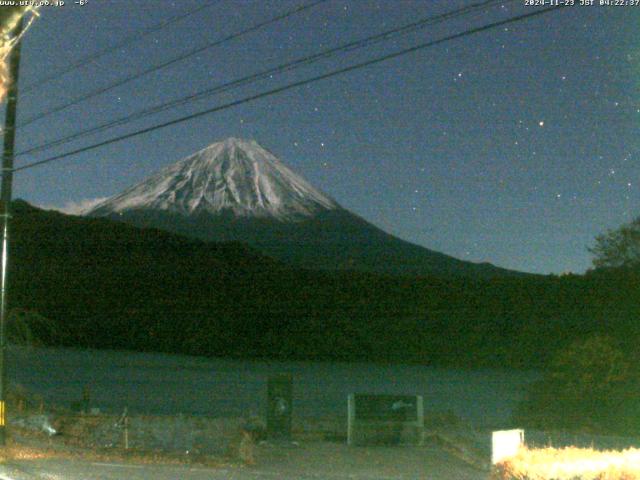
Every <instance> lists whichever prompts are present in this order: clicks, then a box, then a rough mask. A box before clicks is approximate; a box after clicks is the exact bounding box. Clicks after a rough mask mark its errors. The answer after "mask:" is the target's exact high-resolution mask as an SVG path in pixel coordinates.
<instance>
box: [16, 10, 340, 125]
mask: <svg viewBox="0 0 640 480" xmlns="http://www.w3.org/2000/svg"><path fill="white" fill-rule="evenodd" d="M328 1H329V0H315V1H314V2H312V3H309V4H307V5H302V6H300V7H296V8H294V9H292V10H289V11H287V12H285V13H283V14H281V15H278V16H277V17H273V18H271V19H269V20H266V21H264V22H260V23H257V24H255V25H253V26H251V27H249V28H246V29H244V30H241V31H239V32H236V33H232V34H230V35H227V36H226V37H224V38H221V39H220V40H216V41H214V42H211V43H208V44H206V45H204V46H202V47H198V48H195V49H192V50H189V51H188V52H186V53H184V54H181V55H178V56H176V57H173V58H172V59H170V60H167V61H166V62H164V63H161V64H159V65H156V66H154V67H150V68H147V69H145V70H142V71H141V72H138V73H134V74H133V75H130V76H128V77H125V78H123V79H120V80H116V81H115V82H113V83H111V84H109V85H107V86H105V87H101V88H98V89H96V90H92V91H90V92H88V93H85V94H83V95H80V96H78V97H76V98H74V99H72V100H70V101H68V102H67V103H64V104H62V105H58V106H57V107H53V108H51V109H49V110H45V111H44V112H41V113H39V114H37V115H34V116H32V117H30V118H28V119H26V120H25V121H23V122H20V123H18V128H22V127H26V126H27V125H30V124H32V123H33V122H36V121H38V120H41V119H43V118H45V117H48V116H49V115H52V114H54V113H58V112H61V111H62V110H66V109H67V108H69V107H72V106H73V105H77V104H78V103H80V102H84V101H85V100H88V99H90V98H93V97H96V96H98V95H101V94H103V93H106V92H108V91H110V90H113V89H114V88H116V87H120V86H122V85H125V84H127V83H129V82H131V81H133V80H137V79H139V78H141V77H144V76H145V75H148V74H150V73H153V72H156V71H158V70H161V69H163V68H166V67H168V66H170V65H173V64H174V63H177V62H181V61H182V60H186V59H187V58H189V57H192V56H194V55H197V54H198V53H201V52H203V51H205V50H208V49H210V48H213V47H217V46H219V45H222V44H223V43H226V42H228V41H231V40H234V39H236V38H239V37H241V36H243V35H246V34H248V33H252V32H255V31H257V30H259V29H261V28H263V27H266V26H267V25H270V24H272V23H275V22H278V21H280V20H284V19H285V18H287V17H290V16H292V15H295V14H297V13H300V12H303V11H305V10H308V9H310V8H313V7H315V6H316V5H319V4H321V3H325V2H328Z"/></svg>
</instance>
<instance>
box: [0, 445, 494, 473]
mask: <svg viewBox="0 0 640 480" xmlns="http://www.w3.org/2000/svg"><path fill="white" fill-rule="evenodd" d="M487 477H488V473H487V472H486V471H482V470H479V469H477V468H474V467H472V466H469V465H467V464H465V463H464V462H462V461H460V460H459V459H457V458H456V457H454V456H452V455H450V454H449V453H447V452H446V451H444V450H442V449H440V448H438V447H429V448H392V447H375V448H347V447H343V446H338V445H333V444H315V445H314V444H312V445H309V446H305V447H299V448H290V449H278V450H277V451H275V449H272V451H266V452H265V451H263V452H260V456H259V459H258V464H257V465H256V466H254V467H244V466H227V467H222V468H204V467H192V466H187V465H185V466H180V465H146V464H145V465H142V464H126V463H118V462H91V461H83V460H69V459H46V460H20V461H12V462H10V463H8V464H5V465H2V466H0V480H124V479H126V480H147V479H154V480H205V479H206V480H223V479H224V480H270V479H282V480H322V479H325V480H410V479H411V480H413V479H416V480H417V479H420V480H429V479H433V480H452V479H456V480H486V479H487Z"/></svg>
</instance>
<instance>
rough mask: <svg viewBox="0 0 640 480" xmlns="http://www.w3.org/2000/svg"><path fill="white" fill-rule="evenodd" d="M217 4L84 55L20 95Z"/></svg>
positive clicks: (33, 84) (187, 12) (199, 7)
mask: <svg viewBox="0 0 640 480" xmlns="http://www.w3.org/2000/svg"><path fill="white" fill-rule="evenodd" d="M219 2H220V0H212V1H210V2H207V3H205V4H204V5H199V6H198V7H195V8H192V9H191V10H188V11H186V12H184V13H182V14H180V15H175V16H173V17H170V18H167V19H165V20H163V21H161V22H159V23H157V24H155V25H152V26H151V27H149V28H147V29H144V30H142V31H140V32H135V33H133V34H132V35H129V36H128V37H125V38H123V39H122V40H121V41H120V42H118V43H116V44H114V45H111V46H109V47H106V48H104V49H102V50H98V51H97V52H94V53H90V54H89V55H86V56H84V57H82V58H80V59H78V60H76V61H75V62H74V63H72V64H71V65H68V66H66V67H64V68H61V69H59V70H57V71H54V72H53V73H51V74H49V75H46V76H44V77H42V78H41V79H40V80H36V81H35V82H32V83H30V84H28V85H27V86H26V87H24V88H23V89H22V92H21V93H22V95H24V94H25V93H28V92H30V91H31V90H33V89H35V88H37V87H40V86H42V85H43V84H45V83H47V82H50V81H51V80H54V79H57V78H58V77H62V76H63V75H66V74H67V73H69V72H72V71H73V70H76V69H78V68H82V67H84V66H85V65H87V64H89V63H92V62H95V61H96V60H98V59H99V58H101V57H104V56H105V55H107V54H109V53H111V52H114V51H116V50H119V49H120V48H123V47H126V46H127V45H129V44H130V43H133V42H134V41H137V40H140V39H141V38H144V37H146V36H147V35H151V34H152V33H155V32H157V31H158V30H162V29H163V28H166V27H168V26H169V25H173V24H174V23H177V22H179V21H180V20H183V19H185V18H187V17H190V16H191V15H195V14H196V13H198V12H200V11H202V10H204V9H205V8H211V7H212V6H214V5H215V4H216V3H219Z"/></svg>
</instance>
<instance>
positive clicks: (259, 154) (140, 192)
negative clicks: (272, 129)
mask: <svg viewBox="0 0 640 480" xmlns="http://www.w3.org/2000/svg"><path fill="white" fill-rule="evenodd" d="M337 208H340V207H339V205H338V204H337V203H336V202H335V201H334V200H332V199H331V198H329V197H328V196H327V195H325V194H323V193H321V192H320V191H318V190H316V189H315V188H314V187H312V186H311V185H310V184H309V183H308V182H307V181H306V180H304V179H303V178H302V177H300V176H299V175H297V174H295V173H294V172H292V171H291V170H290V169H289V168H287V167H286V166H285V165H284V164H282V162H280V160H278V159H277V158H276V157H275V156H274V155H273V154H271V153H270V152H269V151H267V150H266V149H265V148H263V147H262V146H260V145H259V144H258V143H257V142H255V141H254V140H244V139H239V138H228V139H226V140H224V141H222V142H217V143H214V144H212V145H209V146H208V147H206V148H204V149H203V150H200V151H199V152H196V153H194V154H193V155H190V156H189V157H187V158H185V159H183V160H180V161H178V162H177V163H175V164H173V165H170V166H168V167H166V168H165V169H163V170H161V171H160V172H159V173H157V174H156V175H154V176H152V177H150V178H148V179H146V180H144V181H142V182H141V183H139V184H137V185H134V186H132V187H130V188H128V189H127V190H125V191H124V192H122V193H120V194H118V195H115V196H113V197H111V198H109V199H107V200H105V201H104V202H101V203H100V204H98V205H96V206H95V207H94V208H92V209H91V210H90V211H89V212H87V214H88V215H92V216H104V215H112V214H121V213H122V212H125V211H132V210H155V211H158V210H161V211H166V212H170V213H177V214H180V215H184V216H190V215H192V214H197V213H201V212H208V213H212V214H220V213H225V212H227V213H232V214H233V215H235V216H236V217H244V218H250V217H258V218H261V217H267V218H275V219H278V220H296V219H300V218H305V217H309V216H313V215H314V214H316V213H318V212H320V211H325V210H333V209H337Z"/></svg>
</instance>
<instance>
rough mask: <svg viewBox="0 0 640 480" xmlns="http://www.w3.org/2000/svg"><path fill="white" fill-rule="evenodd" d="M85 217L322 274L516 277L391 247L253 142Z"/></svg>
mask: <svg viewBox="0 0 640 480" xmlns="http://www.w3.org/2000/svg"><path fill="white" fill-rule="evenodd" d="M85 215H88V216H93V217H109V218H112V219H115V220H119V221H122V222H125V223H129V224H133V225H136V226H138V227H151V228H159V229H162V230H168V231H172V232H175V233H179V234H182V235H185V236H188V237H192V238H198V239H202V240H213V241H240V242H245V243H247V244H249V245H251V246H253V247H254V248H255V249H257V250H258V251H261V252H262V253H265V254H267V255H269V256H272V257H274V258H277V259H279V260H282V261H284V262H286V263H289V264H293V265H296V266H301V267H305V268H313V269H322V270H360V271H369V272H378V273H387V274H400V275H454V276H460V275H461V276H470V277H481V278H487V277H495V276H505V275H514V274H519V273H518V272H513V271H510V270H505V269H501V268H498V267H495V266H493V265H491V264H488V263H479V264H477V263H471V262H465V261H462V260H458V259H456V258H453V257H450V256H448V255H445V254H442V253H438V252H435V251H432V250H429V249H427V248H424V247H420V246H418V245H414V244H411V243H409V242H406V241H404V240H401V239H399V238H397V237H394V236H392V235H390V234H388V233H386V232H384V231H382V230H380V229H379V228H377V227H375V226H374V225H372V224H370V223H369V222H367V221H366V220H364V219H362V218H360V217H359V216H357V215H355V214H353V213H351V212H349V211H348V210H346V209H344V208H342V207H341V206H340V205H339V204H338V203H337V202H336V201H335V200H334V199H332V198H331V197H329V196H328V195H326V194H324V193H322V192H321V191H319V190H317V189H316V188H314V187H313V186H312V185H310V184H309V183H308V182H307V181H306V180H304V179H303V178H302V177H300V176H299V175H297V174H296V173H294V172H293V171H291V170H290V169H289V168H287V167H286V166H285V165H284V164H283V163H282V162H281V161H280V160H279V159H278V158H276V157H275V156H274V155H273V154H272V153H270V152H269V151H268V150H266V149H265V148H263V147H262V146H260V145H259V144H258V143H257V142H255V141H253V140H243V139H237V138H229V139H226V140H224V141H221V142H218V143H214V144H212V145H210V146H208V147H206V148H204V149H203V150H200V151H199V152H196V153H195V154H193V155H190V156H189V157H187V158H184V159H183V160H180V161H178V162H177V163H175V164H173V165H170V166H168V167H166V168H164V169H163V170H161V171H160V172H158V173H157V174H156V175H154V176H152V177H150V178H148V179H146V180H144V181H142V182H141V183H138V184H137V185H134V186H132V187H130V188H128V189H127V190H125V191H124V192H122V193H120V194H118V195H115V196H113V197H111V198H108V199H107V200H105V201H103V202H101V203H99V204H98V205H96V206H94V207H93V208H92V209H90V210H89V211H88V212H86V213H85Z"/></svg>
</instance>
